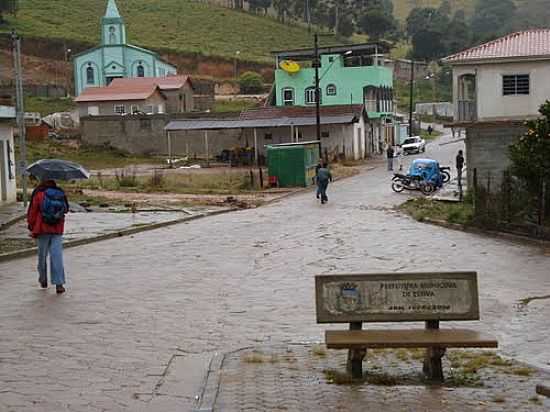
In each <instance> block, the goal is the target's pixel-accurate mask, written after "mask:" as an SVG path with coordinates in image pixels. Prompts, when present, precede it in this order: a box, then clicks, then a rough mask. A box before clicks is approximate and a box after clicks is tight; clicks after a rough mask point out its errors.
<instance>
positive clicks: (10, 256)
mask: <svg viewBox="0 0 550 412" xmlns="http://www.w3.org/2000/svg"><path fill="white" fill-rule="evenodd" d="M237 210H241V209H239V208H230V209H227V210H216V211H213V212H208V213H198V214H196V215H193V216H186V217H183V218H180V219H175V220H170V221H168V222H160V223H151V224H148V225H144V226H140V227H135V228H131V229H123V230H119V231H117V232H112V233H106V234H104V235H99V236H94V237H90V238H85V239H77V240H70V241H68V242H64V243H63V248H65V249H68V248H72V247H77V246H82V245H87V244H90V243H95V242H100V241H102V240H109V239H115V238H118V237H123V236H129V235H133V234H136V233H140V232H147V231H149V230H155V229H160V228H164V227H168V226H173V225H177V224H179V223H185V222H190V221H193V220H197V219H202V218H205V217H209V216H216V215H221V214H225V213H230V212H235V211H237ZM37 250H38V248H36V247H32V248H28V249H23V250H19V251H17V252H12V253H4V254H0V263H1V262H7V261H9V260H14V259H20V258H24V257H29V256H33V255H35V254H36V252H37Z"/></svg>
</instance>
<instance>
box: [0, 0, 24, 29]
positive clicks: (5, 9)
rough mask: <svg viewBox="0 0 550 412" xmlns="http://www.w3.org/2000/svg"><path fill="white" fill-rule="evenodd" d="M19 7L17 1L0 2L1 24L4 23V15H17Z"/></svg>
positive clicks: (3, 0) (0, 0) (5, 0)
mask: <svg viewBox="0 0 550 412" xmlns="http://www.w3.org/2000/svg"><path fill="white" fill-rule="evenodd" d="M18 7H19V2H18V1H17V0H0V24H1V23H4V21H5V20H4V14H5V13H10V14H13V15H15V13H16V12H17V9H18Z"/></svg>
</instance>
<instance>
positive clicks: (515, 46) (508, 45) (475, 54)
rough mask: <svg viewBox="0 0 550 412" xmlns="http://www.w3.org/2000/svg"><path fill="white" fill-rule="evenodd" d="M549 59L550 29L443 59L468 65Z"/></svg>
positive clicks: (491, 43) (527, 33)
mask: <svg viewBox="0 0 550 412" xmlns="http://www.w3.org/2000/svg"><path fill="white" fill-rule="evenodd" d="M530 57H548V58H549V59H550V29H538V30H526V31H520V32H517V33H512V34H509V35H507V36H504V37H501V38H499V39H496V40H493V41H490V42H488V43H485V44H482V45H480V46H476V47H472V48H471V49H468V50H464V51H462V52H460V53H456V54H453V55H451V56H449V57H446V58H445V59H443V61H445V62H448V63H467V62H469V61H477V60H493V59H513V58H520V59H526V58H530Z"/></svg>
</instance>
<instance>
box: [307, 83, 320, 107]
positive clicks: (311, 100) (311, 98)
mask: <svg viewBox="0 0 550 412" xmlns="http://www.w3.org/2000/svg"><path fill="white" fill-rule="evenodd" d="M316 100H317V99H316V98H315V87H308V88H307V89H306V90H305V101H306V104H315V103H316ZM320 102H321V90H319V103H320Z"/></svg>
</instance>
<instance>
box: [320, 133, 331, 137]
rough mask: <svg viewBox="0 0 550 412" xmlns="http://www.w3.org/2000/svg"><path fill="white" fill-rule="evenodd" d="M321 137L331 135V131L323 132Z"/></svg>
mask: <svg viewBox="0 0 550 412" xmlns="http://www.w3.org/2000/svg"><path fill="white" fill-rule="evenodd" d="M321 137H330V133H329V132H322V133H321Z"/></svg>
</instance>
